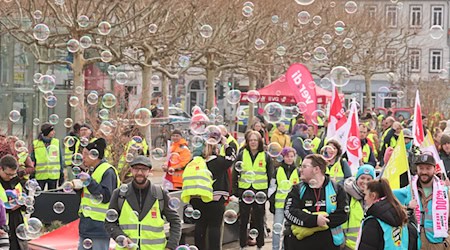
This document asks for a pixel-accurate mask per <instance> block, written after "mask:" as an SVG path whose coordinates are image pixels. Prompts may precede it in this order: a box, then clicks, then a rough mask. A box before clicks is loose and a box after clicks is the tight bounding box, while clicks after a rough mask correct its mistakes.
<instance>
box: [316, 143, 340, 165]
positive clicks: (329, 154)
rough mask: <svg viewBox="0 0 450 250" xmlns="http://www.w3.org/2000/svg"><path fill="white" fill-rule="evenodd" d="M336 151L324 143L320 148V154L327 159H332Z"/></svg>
mask: <svg viewBox="0 0 450 250" xmlns="http://www.w3.org/2000/svg"><path fill="white" fill-rule="evenodd" d="M336 153H337V151H336V150H335V149H334V147H332V146H329V145H326V146H324V147H323V148H322V149H321V150H320V154H321V155H322V156H323V157H324V158H325V160H327V161H329V160H331V159H333V157H334V156H335V155H336Z"/></svg>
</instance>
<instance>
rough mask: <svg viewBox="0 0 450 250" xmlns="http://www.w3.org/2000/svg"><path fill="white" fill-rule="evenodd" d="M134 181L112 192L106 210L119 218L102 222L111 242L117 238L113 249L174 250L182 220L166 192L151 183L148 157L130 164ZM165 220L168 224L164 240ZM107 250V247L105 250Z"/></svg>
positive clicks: (179, 237) (138, 157) (134, 160)
mask: <svg viewBox="0 0 450 250" xmlns="http://www.w3.org/2000/svg"><path fill="white" fill-rule="evenodd" d="M130 169H131V174H132V176H133V180H132V182H131V183H128V184H122V186H120V188H118V189H116V190H114V192H113V194H112V197H111V202H110V203H109V207H108V208H109V211H110V212H112V213H114V212H117V214H118V216H117V218H118V219H115V218H114V220H111V219H107V220H106V221H105V228H106V231H107V232H108V234H109V237H111V239H114V240H116V242H117V239H120V238H118V237H119V236H123V237H122V240H121V241H120V242H117V243H118V244H117V245H116V249H120V250H122V249H123V250H125V249H141V250H164V249H170V250H174V249H176V247H177V246H178V244H179V241H180V239H181V219H180V216H179V214H178V212H177V210H176V209H174V206H175V205H174V203H173V202H175V201H172V200H171V198H170V196H169V194H168V192H167V191H165V190H163V189H162V188H161V187H160V186H156V185H154V184H152V183H151V181H150V180H149V179H148V177H149V176H150V174H151V169H152V164H151V161H150V159H149V158H148V157H146V156H143V155H139V156H136V157H135V158H134V159H133V161H132V162H131V163H130ZM202 216H203V214H202ZM164 218H165V219H166V220H167V221H168V222H169V223H170V229H169V237H168V239H167V240H166V233H165V231H164V223H165V222H164ZM105 249H108V248H105Z"/></svg>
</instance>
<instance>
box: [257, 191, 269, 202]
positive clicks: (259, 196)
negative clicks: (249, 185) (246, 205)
mask: <svg viewBox="0 0 450 250" xmlns="http://www.w3.org/2000/svg"><path fill="white" fill-rule="evenodd" d="M266 200H267V195H266V193H264V192H262V191H259V192H257V193H256V194H255V201H256V203H258V204H264V203H265V202H266Z"/></svg>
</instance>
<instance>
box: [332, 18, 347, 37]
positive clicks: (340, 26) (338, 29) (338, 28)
mask: <svg viewBox="0 0 450 250" xmlns="http://www.w3.org/2000/svg"><path fill="white" fill-rule="evenodd" d="M334 31H335V33H336V35H338V36H339V35H342V34H344V31H345V23H344V22H343V21H337V22H335V23H334Z"/></svg>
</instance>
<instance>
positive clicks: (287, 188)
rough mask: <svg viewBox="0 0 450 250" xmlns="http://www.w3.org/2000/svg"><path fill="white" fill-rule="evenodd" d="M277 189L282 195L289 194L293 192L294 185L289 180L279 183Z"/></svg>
mask: <svg viewBox="0 0 450 250" xmlns="http://www.w3.org/2000/svg"><path fill="white" fill-rule="evenodd" d="M277 189H278V191H280V192H281V193H282V194H287V193H289V192H291V189H292V183H291V182H290V181H289V180H282V181H281V183H278V187H277Z"/></svg>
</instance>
